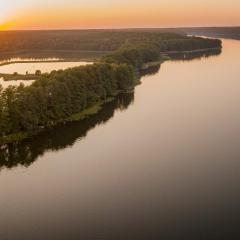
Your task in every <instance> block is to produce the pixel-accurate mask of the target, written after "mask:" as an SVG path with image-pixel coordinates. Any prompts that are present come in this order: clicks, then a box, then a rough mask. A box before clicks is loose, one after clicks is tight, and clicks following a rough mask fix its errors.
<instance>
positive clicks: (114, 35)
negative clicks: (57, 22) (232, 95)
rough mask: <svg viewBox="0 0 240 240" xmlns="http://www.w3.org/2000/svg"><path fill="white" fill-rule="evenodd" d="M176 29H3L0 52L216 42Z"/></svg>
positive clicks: (170, 47) (193, 45) (165, 47)
mask: <svg viewBox="0 0 240 240" xmlns="http://www.w3.org/2000/svg"><path fill="white" fill-rule="evenodd" d="M166 31H169V32H166ZM174 31H175V32H177V30H174ZM174 31H173V30H171V29H168V30H163V29H136V30H75V31H74V30H72V31H9V32H8V31H2V32H0V53H4V52H14V51H17V52H19V51H34V50H38V51H39V50H40V51H41V50H42V51H46V50H51V51H61V50H62V51H64V50H65V51H116V50H117V49H119V48H120V47H121V46H122V45H123V44H134V45H135V44H142V43H153V44H156V45H158V47H159V48H160V50H161V51H168V50H181V49H186V48H188V49H192V48H196V45H200V46H201V44H206V46H207V47H209V45H208V44H210V45H211V43H212V42H209V41H207V40H206V41H202V40H201V39H199V38H194V37H193V38H189V37H187V36H186V35H185V34H184V33H183V32H182V34H179V33H175V32H174ZM200 46H199V47H200ZM213 46H214V44H213ZM200 48H201V47H200Z"/></svg>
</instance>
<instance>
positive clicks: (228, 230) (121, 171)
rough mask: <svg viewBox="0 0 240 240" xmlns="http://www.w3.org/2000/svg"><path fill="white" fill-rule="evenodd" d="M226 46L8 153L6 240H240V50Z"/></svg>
mask: <svg viewBox="0 0 240 240" xmlns="http://www.w3.org/2000/svg"><path fill="white" fill-rule="evenodd" d="M223 46H224V48H223V52H222V54H220V55H216V56H212V57H208V58H201V59H195V60H191V61H181V60H180V61H169V62H166V63H164V64H163V65H162V66H161V69H160V70H159V72H158V73H156V74H153V75H148V76H145V77H143V78H142V84H141V85H139V86H138V87H137V88H136V90H135V93H132V94H124V95H121V96H119V97H118V99H116V100H115V101H114V102H111V103H108V104H107V105H106V106H104V108H103V110H102V111H101V112H100V113H99V114H97V115H95V116H93V117H91V118H89V119H87V120H84V121H82V122H79V123H74V124H70V125H65V126H62V127H59V128H57V129H54V130H52V131H50V132H48V133H44V134H42V135H41V136H39V137H38V138H35V139H32V140H31V141H25V142H23V143H22V144H18V145H15V146H9V148H8V149H7V150H5V152H4V151H3V152H2V155H1V158H2V160H0V163H1V170H0V239H4V240H18V239H24V240H42V239H51V240H52V239H54V240H55V239H57V240H58V239H64V240H65V239H74V240H75V239H83V240H95V239H103V240H106V239H114V240H116V239H119V240H122V239H124V240H130V239H131V240H133V239H144V240H145V239H146V240H148V239H163V240H165V239H166V240H169V239H170V240H171V239H174V240H175V239H178V240H179V239H180V240H182V239H184V240H185V239H186V240H189V239H190V240H196V239H202V240H206V239H226V240H228V239H229V240H230V239H231V240H232V239H239V238H238V237H237V234H238V228H239V216H240V215H239V213H240V211H239V209H240V187H239V184H240V147H239V143H240V111H239V103H240V79H239V76H240V65H239V59H240V41H233V40H224V41H223Z"/></svg>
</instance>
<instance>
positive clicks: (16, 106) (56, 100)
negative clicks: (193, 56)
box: [0, 30, 221, 142]
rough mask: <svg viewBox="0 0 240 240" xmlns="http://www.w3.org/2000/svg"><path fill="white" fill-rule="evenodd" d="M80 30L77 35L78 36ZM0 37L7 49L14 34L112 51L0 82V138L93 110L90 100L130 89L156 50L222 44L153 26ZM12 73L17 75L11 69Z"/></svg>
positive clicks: (22, 42) (39, 43)
mask: <svg viewBox="0 0 240 240" xmlns="http://www.w3.org/2000/svg"><path fill="white" fill-rule="evenodd" d="M23 33H24V34H23ZM80 35H81V36H82V38H79V36H80ZM19 36H21V38H19ZM36 36H38V38H36ZM53 36H54V37H53ZM15 37H16V38H15ZM2 38H3V37H2V35H1V34H0V50H1V49H4V50H6V49H8V46H10V45H8V44H9V43H10V42H15V40H16V39H17V40H19V42H18V41H17V42H16V44H17V46H15V45H14V44H11V47H13V46H15V47H17V48H19V49H25V48H26V47H28V48H30V49H35V48H39V49H47V48H48V47H50V48H51V49H52V50H54V49H55V50H56V49H67V50H69V49H70V50H76V49H77V50H78V49H81V48H82V45H81V44H82V43H83V41H85V42H84V44H83V47H84V48H85V50H86V49H91V50H116V51H115V52H114V53H112V54H109V55H107V56H105V57H103V58H102V59H101V62H100V63H98V64H93V65H87V66H80V67H75V68H72V69H67V70H64V71H63V70H60V71H52V72H51V73H50V74H41V72H40V71H36V74H35V75H36V76H37V77H38V79H37V80H36V81H35V82H34V83H33V84H32V85H31V86H29V87H24V85H20V86H19V87H13V86H10V87H8V88H7V89H5V90H3V88H2V87H1V86H0V140H1V141H2V140H3V139H9V138H8V137H7V136H12V137H10V139H16V137H14V136H18V137H17V139H19V136H23V135H24V136H25V135H26V133H31V132H35V131H36V132H37V131H38V130H39V129H42V128H45V127H48V126H52V125H55V124H56V123H58V122H61V121H66V120H67V119H69V120H71V119H72V120H76V119H79V118H82V116H83V111H84V110H85V111H86V114H87V113H92V112H94V111H95V110H96V109H97V108H94V106H96V105H99V103H101V102H105V101H106V100H107V99H109V98H112V97H114V96H116V95H117V94H118V93H120V92H125V91H128V90H130V89H132V88H133V87H134V86H135V85H136V83H137V74H136V73H138V72H140V70H141V69H143V68H144V66H145V67H146V66H151V64H149V65H148V64H147V63H149V62H158V61H159V60H160V59H161V58H162V57H161V52H167V51H191V50H196V49H205V48H220V47H221V41H219V40H212V39H203V38H197V37H186V36H184V35H180V34H175V33H161V32H158V31H154V30H153V31H150V30H149V31H147V30H142V31H141V30H139V31H127V30H126V31H86V32H85V31H69V32H65V31H63V32H61V31H50V32H44V31H43V32H41V31H40V32H38V33H37V34H35V33H34V34H32V33H31V32H19V33H15V32H11V33H9V35H8V36H7V39H8V40H6V39H3V41H1V39H2ZM53 39H54V40H53ZM30 40H31V41H30ZM87 40H89V41H87ZM117 49H118V50H117ZM6 77H7V76H6ZM13 77H14V78H17V77H19V75H18V74H17V73H16V74H15V75H14V76H13ZM26 77H27V78H29V77H30V75H26ZM86 109H91V111H90V112H88V110H86ZM93 110H94V111H93ZM84 114H85V113H84ZM20 133H21V134H20ZM1 141H0V142H1Z"/></svg>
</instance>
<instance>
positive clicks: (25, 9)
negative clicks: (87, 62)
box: [0, 0, 240, 30]
mask: <svg viewBox="0 0 240 240" xmlns="http://www.w3.org/2000/svg"><path fill="white" fill-rule="evenodd" d="M239 12H240V0H201V1H198V0H119V1H117V0H101V1H100V0H40V1H39V0H10V1H9V0H8V1H6V0H0V30H12V29H14V30H15V29H86V28H132V27H191V26H240V14H239Z"/></svg>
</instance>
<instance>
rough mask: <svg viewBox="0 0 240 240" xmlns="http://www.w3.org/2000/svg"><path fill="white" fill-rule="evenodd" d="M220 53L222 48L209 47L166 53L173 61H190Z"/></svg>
mask: <svg viewBox="0 0 240 240" xmlns="http://www.w3.org/2000/svg"><path fill="white" fill-rule="evenodd" d="M221 53H222V49H220V48H219V49H209V50H205V51H196V52H173V53H168V54H167V55H168V56H169V57H171V60H173V61H192V60H194V59H199V60H201V59H204V58H209V57H213V56H218V55H220V54H221Z"/></svg>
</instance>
